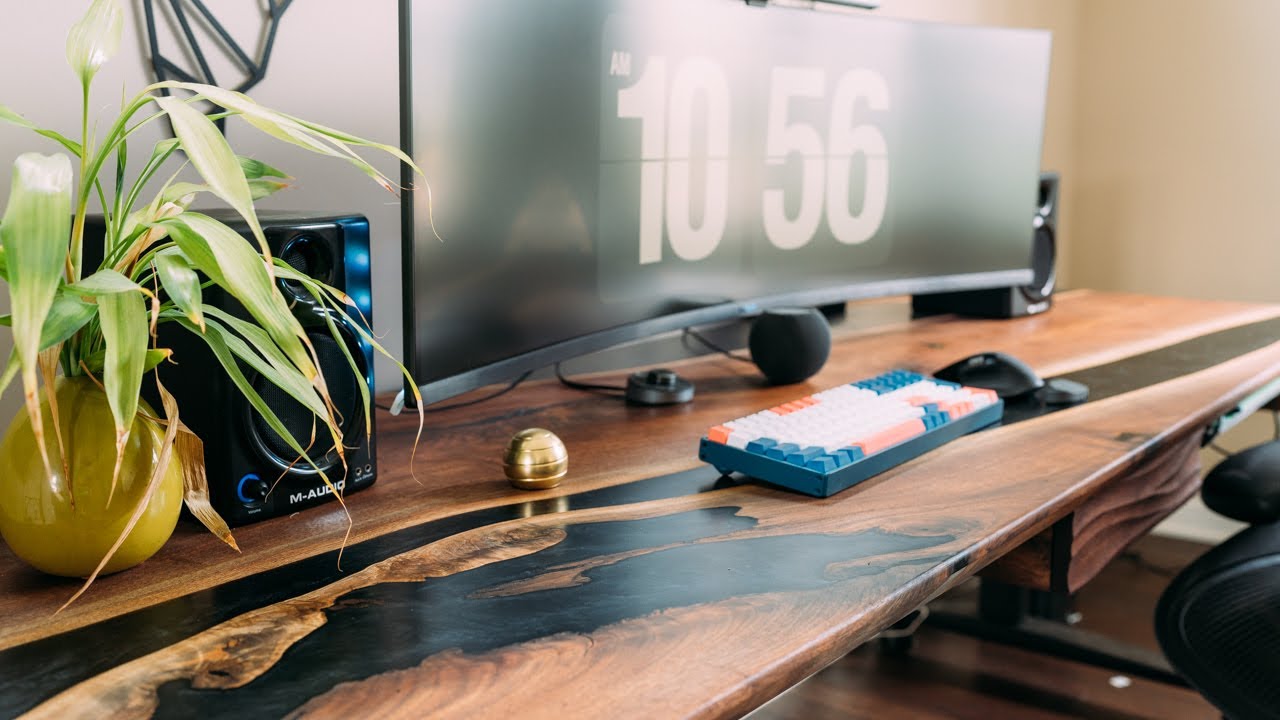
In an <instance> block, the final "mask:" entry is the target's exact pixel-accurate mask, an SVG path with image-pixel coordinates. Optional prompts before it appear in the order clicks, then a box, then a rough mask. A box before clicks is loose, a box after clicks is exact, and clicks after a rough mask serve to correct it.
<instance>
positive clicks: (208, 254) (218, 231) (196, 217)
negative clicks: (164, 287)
mask: <svg viewBox="0 0 1280 720" xmlns="http://www.w3.org/2000/svg"><path fill="white" fill-rule="evenodd" d="M162 225H163V226H164V227H167V228H169V235H170V237H171V238H172V239H173V240H174V242H176V243H177V244H178V247H179V248H181V249H182V254H183V255H185V256H186V258H187V260H188V261H189V262H190V263H191V265H192V267H194V268H195V269H196V270H199V271H200V272H202V273H204V274H205V275H206V276H207V277H208V278H209V279H210V280H212V281H213V282H214V283H216V284H217V285H218V286H220V287H222V288H223V289H224V290H226V291H228V292H229V293H231V295H232V296H233V297H235V298H236V299H237V300H239V301H240V303H241V304H242V305H244V307H245V309H246V310H248V311H249V314H250V315H251V316H252V317H253V319H254V320H257V321H258V324H259V325H261V326H262V328H263V329H264V330H266V331H267V332H268V333H269V334H270V335H271V339H272V340H274V341H275V343H276V344H277V345H279V346H280V349H281V350H282V351H284V354H285V356H286V357H288V358H289V362H291V363H293V365H294V367H296V368H298V370H299V371H301V372H302V374H303V375H304V376H305V377H306V378H307V380H308V381H310V382H311V383H312V384H315V383H316V382H317V380H318V377H319V372H318V371H317V370H316V367H315V363H314V362H312V359H311V356H310V355H309V354H308V353H307V351H306V348H305V347H304V345H303V338H304V337H305V334H304V333H303V330H302V326H301V325H299V324H298V321H297V319H296V318H295V317H294V316H293V313H292V312H290V311H289V306H288V305H286V304H285V301H284V298H283V297H282V296H281V295H280V292H279V291H278V290H277V289H276V286H275V284H274V283H273V282H272V279H271V276H270V275H268V274H267V270H266V265H265V264H264V262H263V257H262V256H261V255H258V254H257V253H255V252H254V251H253V248H252V247H251V246H250V245H249V244H248V243H246V242H245V241H244V238H243V237H241V235H240V233H238V232H236V231H235V230H232V229H231V228H229V227H227V226H226V225H223V224H222V223H220V222H218V221H217V220H214V219H213V218H211V217H209V216H207V215H202V214H200V213H195V212H186V213H183V214H182V215H179V216H178V217H176V218H173V219H171V220H165V221H164V222H163V223H162Z"/></svg>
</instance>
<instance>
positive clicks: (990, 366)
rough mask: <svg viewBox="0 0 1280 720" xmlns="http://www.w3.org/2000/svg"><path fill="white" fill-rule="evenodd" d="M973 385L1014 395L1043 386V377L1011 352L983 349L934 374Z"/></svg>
mask: <svg viewBox="0 0 1280 720" xmlns="http://www.w3.org/2000/svg"><path fill="white" fill-rule="evenodd" d="M933 376H934V377H936V378H938V379H939V380H949V381H951V382H955V383H960V384H961V385H969V386H972V387H980V388H987V389H988V390H995V391H996V394H997V395H999V396H1000V397H1001V399H1008V398H1015V397H1019V396H1022V395H1026V394H1027V393H1030V392H1033V391H1035V390H1039V389H1040V388H1042V387H1044V380H1042V379H1041V378H1040V376H1039V375H1037V374H1036V371H1035V370H1032V369H1031V367H1030V366H1028V365H1027V364H1026V363H1024V362H1022V361H1021V360H1019V359H1018V358H1016V357H1013V356H1012V355H1007V354H1005V353H1001V352H984V353H979V354H977V355H973V356H970V357H967V358H965V359H963V360H961V361H960V362H957V363H952V364H951V365H948V366H946V367H944V368H942V369H941V370H939V371H937V372H935V373H934V374H933Z"/></svg>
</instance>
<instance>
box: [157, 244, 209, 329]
mask: <svg viewBox="0 0 1280 720" xmlns="http://www.w3.org/2000/svg"><path fill="white" fill-rule="evenodd" d="M155 264H156V274H158V275H159V276H160V285H161V286H162V287H164V290H165V292H167V293H168V294H169V299H170V300H172V301H173V304H174V305H177V306H178V308H179V309H180V310H182V312H183V313H184V314H186V316H187V317H188V318H189V319H190V320H191V322H193V323H195V324H196V325H198V326H199V327H201V328H203V327H204V313H203V312H202V310H201V306H202V305H203V303H202V302H201V301H200V300H201V292H200V276H199V275H198V274H196V271H195V270H192V269H191V264H190V263H188V262H187V259H186V258H185V257H183V256H182V255H181V252H180V251H178V250H175V249H170V250H168V251H165V252H162V253H159V254H158V255H156V257H155Z"/></svg>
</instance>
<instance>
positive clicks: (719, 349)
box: [684, 328, 755, 363]
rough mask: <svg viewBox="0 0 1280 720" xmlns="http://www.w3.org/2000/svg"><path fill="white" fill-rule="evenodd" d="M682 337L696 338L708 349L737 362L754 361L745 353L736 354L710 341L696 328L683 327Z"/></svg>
mask: <svg viewBox="0 0 1280 720" xmlns="http://www.w3.org/2000/svg"><path fill="white" fill-rule="evenodd" d="M684 337H691V338H693V339H694V340H697V341H698V342H700V343H702V344H703V345H705V346H706V347H707V348H708V349H710V350H714V351H715V352H718V353H720V354H721V355H724V356H725V357H727V358H729V359H730V360H737V361H738V362H747V363H754V362H755V361H754V360H752V359H751V358H749V357H747V356H745V355H738V354H737V353H735V352H733V351H732V350H729V349H727V348H725V347H723V346H721V345H718V344H716V343H714V342H712V341H711V340H710V339H708V338H707V337H706V336H705V335H703V334H702V333H700V332H698V331H697V330H694V329H693V328H685V329H684Z"/></svg>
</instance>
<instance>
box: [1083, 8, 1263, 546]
mask: <svg viewBox="0 0 1280 720" xmlns="http://www.w3.org/2000/svg"><path fill="white" fill-rule="evenodd" d="M1278 26H1280V3H1277V2H1274V1H1273V0H1232V1H1231V2H1216V3H1205V2H1193V1H1192V0H1125V2H1114V1H1110V2H1108V1H1107V0H1085V2H1084V13H1083V14H1082V16H1081V21H1080V27H1079V38H1080V45H1079V57H1078V70H1077V76H1078V78H1079V81H1080V82H1079V89H1078V91H1077V98H1078V101H1079V110H1078V112H1077V119H1076V122H1077V131H1078V135H1077V142H1076V148H1075V149H1076V154H1077V156H1076V160H1077V163H1076V171H1077V173H1078V174H1079V176H1078V177H1077V182H1076V185H1075V188H1076V191H1075V193H1074V194H1073V196H1072V197H1071V198H1070V199H1069V201H1068V202H1069V203H1070V206H1069V207H1070V208H1071V210H1070V212H1071V215H1070V217H1071V220H1072V226H1071V231H1072V237H1071V243H1072V255H1071V258H1070V261H1069V266H1068V272H1069V275H1070V277H1071V281H1072V283H1073V284H1075V285H1077V286H1082V287H1094V288H1101V289H1108V290H1131V291H1137V292H1145V293H1158V294H1168V295H1183V296H1190V297H1202V298H1218V299H1229V300H1248V301H1266V302H1276V301H1280V233H1277V231H1276V221H1275V214H1276V213H1275V209H1276V206H1277V202H1276V197H1277V194H1278V193H1280V176H1277V173H1276V169H1277V168H1280V142H1278V141H1277V133H1278V132H1280V82H1277V80H1276V77H1275V68H1276V67H1277V66H1280V44H1277V43H1276V42H1275V38H1274V29H1275V28H1276V27H1278ZM1272 433H1273V428H1272V425H1271V422H1270V419H1269V418H1266V417H1255V418H1252V419H1251V420H1250V421H1249V422H1246V423H1244V424H1242V425H1240V426H1239V427H1238V428H1236V429H1235V430H1233V431H1232V432H1231V433H1229V434H1227V435H1225V436H1224V437H1223V438H1221V441H1220V442H1221V444H1222V445H1223V446H1224V447H1226V448H1228V449H1230V450H1237V449H1240V448H1242V447H1246V446H1248V445H1252V444H1254V443H1257V442H1261V441H1264V440H1266V439H1269V438H1270V437H1272ZM1203 459H1204V462H1205V465H1206V467H1209V466H1212V464H1213V463H1216V462H1217V461H1218V460H1219V459H1220V457H1219V456H1218V455H1217V454H1215V453H1212V452H1206V453H1205V454H1204V455H1203ZM1238 527H1240V526H1239V525H1238V524H1236V523H1232V522H1229V521H1226V520H1224V519H1222V518H1219V517H1217V516H1215V515H1213V514H1212V513H1210V512H1209V511H1208V510H1207V509H1205V508H1204V507H1203V505H1200V503H1199V502H1198V501H1196V502H1193V503H1191V504H1190V505H1188V507H1187V508H1186V509H1185V510H1184V511H1182V512H1180V513H1179V514H1177V515H1175V516H1174V517H1173V518H1171V519H1170V520H1169V521H1168V522H1166V523H1165V525H1164V526H1163V527H1162V530H1163V531H1166V532H1170V533H1175V534H1179V535H1185V536H1191V537H1199V538H1202V539H1207V540H1213V539H1217V538H1221V537H1223V536H1225V535H1226V534H1227V533H1229V532H1230V531H1232V530H1234V529H1236V528H1238Z"/></svg>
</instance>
